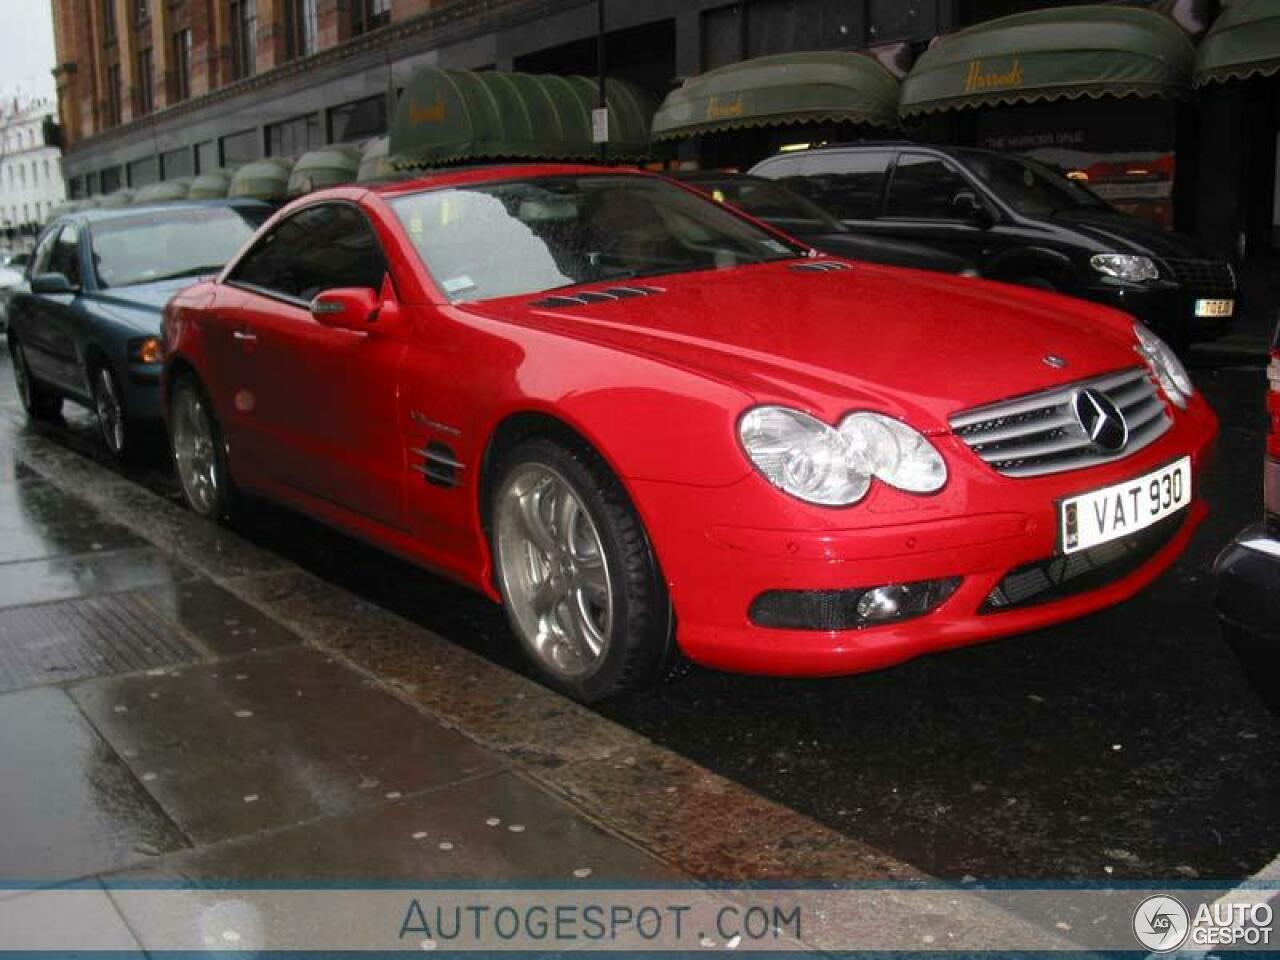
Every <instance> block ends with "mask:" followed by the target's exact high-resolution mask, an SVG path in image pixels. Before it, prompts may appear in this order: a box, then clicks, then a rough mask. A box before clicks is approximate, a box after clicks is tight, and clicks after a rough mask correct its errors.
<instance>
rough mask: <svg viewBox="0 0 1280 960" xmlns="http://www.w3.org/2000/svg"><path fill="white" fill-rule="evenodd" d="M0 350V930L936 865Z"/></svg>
mask: <svg viewBox="0 0 1280 960" xmlns="http://www.w3.org/2000/svg"><path fill="white" fill-rule="evenodd" d="M7 366H8V365H7V363H0V771H3V772H4V773H3V785H2V787H0V824H2V825H3V827H0V930H3V929H4V927H5V916H6V914H7V915H8V916H9V917H10V918H11V919H12V918H14V917H21V916H23V915H24V911H25V910H26V909H27V906H26V905H24V901H25V900H27V898H31V897H39V896H40V894H38V893H21V892H19V891H18V890H17V889H16V888H18V887H56V886H58V885H64V884H67V883H69V882H72V881H78V882H80V883H82V884H84V883H87V889H86V890H85V891H84V893H85V897H86V898H87V902H86V904H85V906H84V911H88V913H86V914H85V915H86V916H89V915H94V916H99V917H100V920H101V924H102V929H103V930H104V931H107V930H115V931H116V932H117V933H119V935H120V937H123V938H125V939H124V940H123V941H120V940H115V941H113V942H126V943H129V942H136V941H129V940H128V938H129V937H132V936H133V934H132V932H131V931H133V930H136V929H137V925H136V924H131V923H130V916H129V911H130V909H131V906H130V904H131V903H132V902H134V901H131V900H130V898H129V897H127V896H122V895H121V894H120V890H119V889H118V888H119V886H120V885H122V884H123V885H124V886H126V887H127V886H129V885H135V886H136V885H138V884H142V885H149V884H162V885H164V884H173V883H175V882H176V883H178V884H182V885H189V884H199V885H202V886H216V885H218V884H235V883H250V884H264V883H266V884H284V885H291V884H311V885H314V884H317V883H319V884H325V883H330V884H344V885H357V886H358V885H361V884H403V885H422V884H433V883H434V884H446V885H447V884H451V883H467V884H473V885H474V884H476V883H481V884H496V885H511V884H515V885H521V884H532V885H542V886H547V885H551V886H555V887H561V888H569V889H572V888H574V887H576V886H582V887H584V888H586V887H590V886H592V885H596V886H598V885H601V884H606V885H607V884H610V883H614V884H621V885H624V886H627V887H635V886H637V885H641V886H644V885H648V886H655V887H659V886H664V885H668V884H688V883H691V882H692V883H700V882H703V881H729V882H734V883H747V882H757V881H761V880H780V881H785V882H789V883H794V882H809V883H826V884H830V883H859V882H868V881H870V882H885V881H897V880H921V879H927V878H925V877H924V875H923V874H921V873H920V872H919V871H917V870H915V869H914V868H912V867H911V866H909V865H907V864H904V863H902V862H900V861H897V860H894V859H893V858H891V857H888V856H885V855H884V854H882V853H880V852H879V851H877V850H874V849H872V848H870V847H867V846H865V845H863V844H861V843H859V842H857V841H856V840H855V839H853V838H850V837H848V836H845V835H842V834H840V833H838V832H836V831H833V830H830V829H828V828H826V827H823V826H821V825H819V824H817V823H815V822H814V821H812V820H810V819H808V818H807V817H804V816H801V815H800V814H798V813H796V812H795V811H793V810H790V809H788V808H786V807H782V806H780V805H778V804H776V803H773V802H770V801H768V800H765V799H764V798H762V797H760V796H758V795H757V794H754V793H752V792H751V791H749V790H746V789H745V788H743V787H741V786H739V785H738V784H736V783H733V782H731V781H728V780H725V779H724V778H722V777H719V776H716V775H714V774H712V773H710V772H708V771H707V770H705V769H704V768H702V767H699V766H698V765H696V764H694V763H692V762H691V761H689V760H687V759H685V758H684V757H681V756H679V755H676V754H673V753H671V752H670V751H667V750H665V749H662V748H660V747H658V746H656V745H654V744H653V743H651V742H649V741H648V740H646V739H644V738H643V737H641V736H639V735H637V734H635V733H633V732H631V731H629V730H626V729H624V728H622V727H619V726H617V725H616V724H614V723H612V722H610V721H608V720H606V719H604V718H602V717H600V716H599V715H598V714H595V713H593V712H591V711H589V710H587V709H585V708H582V707H580V706H578V705H576V704H574V703H572V702H569V701H567V700H565V699H564V698H562V697H560V696H558V695H557V694H555V693H552V692H551V691H549V690H547V689H545V688H543V687H541V686H539V685H537V684H535V683H533V682H531V681H530V680H528V679H525V678H523V677H521V676H518V675H516V674H514V673H511V672H510V671H508V670H506V669H504V668H502V667H500V666H497V665H495V664H493V663H490V662H488V661H486V660H484V659H482V658H480V657H478V656H476V655H475V654H472V653H469V652H467V651H465V650H463V649H461V648H459V647H457V646H455V645H453V644H450V643H448V642H446V641H444V640H441V639H440V638H438V637H436V636H435V635H433V634H432V633H430V632H429V631H427V630H425V629H423V628H422V627H420V626H418V625H416V624H414V623H411V622H409V621H406V620H404V619H402V618H400V617H398V616H395V615H394V614H391V613H389V612H387V611H385V610H382V609H380V608H378V607H376V606H373V605H372V604H369V603H367V602H364V601H362V600H359V599H358V598H356V597H354V596H352V595H351V594H349V593H347V592H346V591H345V590H343V589H342V588H341V587H340V586H337V585H335V584H332V583H328V582H326V581H323V580H320V579H319V578H317V577H315V576H313V575H311V574H309V573H306V572H305V571H303V570H300V569H298V568H297V567H295V566H293V565H292V564H290V563H289V562H287V561H285V560H283V559H282V558H280V557H278V556H276V555H274V554H271V553H268V552H266V551H263V550H261V549H259V548H256V547H254V546H252V545H251V544H249V543H247V542H246V541H244V540H242V539H241V538H240V537H238V536H237V535H236V534H234V533H232V532H229V531H227V530H224V529H222V528H219V527H216V526H214V525H211V524H208V523H205V522H204V521H201V520H199V519H198V518H196V517H195V516H194V515H192V514H190V513H189V512H187V511H186V510H184V509H182V508H181V507H179V506H177V505H175V504H173V503H171V502H169V501H167V500H165V499H164V498H162V497H158V496H156V495H154V494H152V493H150V492H148V491H147V490H145V489H143V488H141V487H139V486H137V485H136V484H134V483H133V482H131V481H130V480H128V479H126V478H125V477H123V476H120V475H118V474H116V473H114V472H112V471H110V470H107V469H104V468H103V467H102V466H100V465H99V464H97V463H94V462H93V461H91V460H89V459H86V458H85V457H83V456H80V455H79V454H77V453H74V452H72V451H70V450H68V449H66V448H65V447H64V446H63V445H61V444H60V443H58V442H57V440H56V439H55V438H54V437H55V436H56V432H55V433H53V434H50V435H47V436H46V435H42V430H41V429H40V428H38V427H33V426H31V425H29V424H27V423H26V422H25V419H24V418H22V417H21V416H20V415H19V414H18V413H17V412H16V411H15V410H14V408H13V405H12V403H11V402H10V401H11V400H12V397H11V396H7V395H8V394H11V383H10V380H9V377H10V374H9V371H8V370H7ZM113 885H114V886H115V887H116V889H112V887H113ZM887 896H888V897H889V898H892V897H893V894H892V893H891V892H890V893H889V894H887ZM95 911H96V913H94V912H95ZM134 919H135V920H136V919H137V918H134ZM930 923H931V924H933V925H934V926H935V927H939V928H940V929H947V930H949V931H950V932H949V933H948V934H947V935H948V936H953V935H964V936H968V937H982V936H983V935H984V933H983V932H984V931H1010V930H1014V931H1019V930H1021V931H1031V932H1030V934H1029V935H1030V936H1032V937H1034V938H1039V937H1041V936H1043V937H1044V940H1043V943H1045V944H1046V945H1048V944H1052V943H1055V942H1057V941H1056V940H1055V934H1054V933H1053V932H1052V931H1043V932H1041V931H1037V930H1036V928H1035V927H1034V926H1031V925H1028V924H1027V923H1026V921H1024V920H1020V919H1018V918H1014V917H1011V916H1010V915H1009V914H1007V913H1004V912H1003V911H1001V910H999V909H995V908H991V907H988V906H985V905H983V904H981V903H977V904H975V903H973V902H967V903H965V904H963V905H961V904H959V903H958V902H956V901H948V902H947V904H945V905H944V906H943V907H941V908H940V910H939V911H938V912H935V913H934V914H933V915H932V916H931V919H930ZM104 935H105V934H104ZM1035 942H1037V943H1039V942H1042V941H1040V940H1039V939H1036V941H1035ZM192 945H193V946H196V947H199V946H201V945H202V944H200V943H193V944H192ZM144 946H146V944H144Z"/></svg>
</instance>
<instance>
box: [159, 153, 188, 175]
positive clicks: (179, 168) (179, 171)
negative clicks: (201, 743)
mask: <svg viewBox="0 0 1280 960" xmlns="http://www.w3.org/2000/svg"><path fill="white" fill-rule="evenodd" d="M193 173H195V164H194V163H193V161H192V157H191V151H190V150H189V149H188V148H187V147H179V148H178V149H177V150H170V151H169V152H167V153H162V154H161V155H160V176H162V177H164V179H166V180H173V179H174V178H175V177H189V176H191V175H192V174H193Z"/></svg>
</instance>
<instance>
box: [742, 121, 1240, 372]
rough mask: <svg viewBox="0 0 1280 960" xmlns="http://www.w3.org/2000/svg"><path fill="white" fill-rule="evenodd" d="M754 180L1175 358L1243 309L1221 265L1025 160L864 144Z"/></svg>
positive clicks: (804, 154) (808, 154)
mask: <svg viewBox="0 0 1280 960" xmlns="http://www.w3.org/2000/svg"><path fill="white" fill-rule="evenodd" d="M751 173H753V174H755V175H758V176H762V177H768V178H769V179H771V180H781V181H783V182H784V183H785V184H786V185H787V186H790V187H792V188H793V189H795V190H797V191H799V192H802V193H804V194H805V196H807V197H808V198H809V199H811V200H813V201H814V202H815V203H817V204H818V205H819V206H820V207H822V208H824V209H825V210H827V211H829V212H830V213H832V214H834V215H835V216H837V217H839V218H840V219H841V220H842V221H844V222H845V223H846V224H848V225H850V226H852V227H854V228H855V229H856V230H858V232H860V233H864V234H867V235H870V236H884V237H892V238H894V239H902V240H912V241H917V242H921V243H927V244H930V245H931V246H935V247H940V248H942V249H944V250H947V251H949V252H951V253H953V254H956V255H957V256H961V257H965V258H967V259H969V260H972V261H973V262H974V263H975V264H976V265H977V267H978V269H979V270H980V271H981V272H982V275H983V276H985V277H989V278H991V279H995V280H1005V281H1008V282H1010V283H1019V284H1023V285H1025V286H1031V287H1040V288H1043V289H1046V290H1056V291H1058V292H1060V293H1066V294H1070V295H1072V296H1077V297H1082V298H1084V299H1086V300H1095V301H1098V302H1099V303H1104V304H1107V305H1108V306H1113V307H1118V308H1119V309H1121V310H1124V311H1126V312H1128V313H1131V314H1133V315H1134V316H1136V317H1138V318H1139V319H1140V320H1142V321H1143V322H1144V323H1146V324H1147V325H1148V326H1150V327H1151V328H1152V329H1154V330H1155V331H1156V332H1157V333H1159V334H1160V335H1161V336H1163V337H1164V338H1165V339H1166V340H1168V341H1169V342H1171V343H1173V344H1174V345H1175V346H1186V345H1188V344H1190V343H1191V342H1193V341H1196V340H1205V339H1211V338H1213V337H1216V336H1218V335H1220V334H1221V333H1223V332H1224V331H1225V329H1226V328H1227V327H1228V326H1229V325H1230V322H1231V319H1232V318H1233V317H1234V316H1235V314H1236V311H1237V309H1238V307H1239V303H1238V300H1239V294H1238V290H1237V285H1236V276H1235V272H1234V271H1233V270H1232V268H1231V265H1230V264H1229V263H1228V262H1227V261H1226V260H1225V259H1223V258H1221V257H1214V256H1211V255H1210V254H1208V253H1207V252H1205V251H1204V250H1203V249H1201V248H1200V247H1199V246H1198V245H1197V244H1196V243H1195V242H1194V241H1192V240H1191V239H1189V238H1187V237H1184V236H1181V235H1179V234H1176V233H1170V232H1168V231H1166V230H1161V229H1159V228H1158V227H1154V226H1152V225H1150V224H1147V223H1144V222H1143V221H1141V220H1138V219H1136V218H1134V217H1130V216H1127V215H1125V214H1123V213H1120V212H1119V211H1117V210H1115V209H1113V208H1112V207H1110V206H1108V205H1107V204H1106V203H1105V202H1104V201H1103V200H1101V199H1100V198H1099V197H1098V196H1097V195H1096V194H1094V193H1093V192H1092V191H1090V190H1089V189H1087V188H1086V187H1084V186H1081V185H1080V184H1079V183H1077V182H1075V181H1072V180H1069V179H1067V178H1066V177H1063V176H1061V175H1059V174H1058V173H1056V172H1055V171H1053V170H1051V169H1050V168H1049V167H1046V166H1044V165H1043V164H1040V163H1037V162H1036V161H1034V160H1029V159H1027V158H1025V157H1019V156H1014V155H1010V154H1004V153H997V152H995V151H992V150H978V149H971V148H967V147H936V146H923V145H919V144H912V143H860V144H856V145H836V146H824V147H817V148H814V149H810V150H804V151H797V152H792V153H781V154H778V155H777V156H773V157H770V158H769V159H767V160H764V161H762V162H761V163H759V164H757V165H756V166H755V167H754V168H753V169H752V170H751Z"/></svg>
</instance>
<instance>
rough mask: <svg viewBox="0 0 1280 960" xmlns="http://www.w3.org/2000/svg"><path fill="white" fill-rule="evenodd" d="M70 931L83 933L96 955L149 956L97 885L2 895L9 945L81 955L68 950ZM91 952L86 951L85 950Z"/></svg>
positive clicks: (0, 916)
mask: <svg viewBox="0 0 1280 960" xmlns="http://www.w3.org/2000/svg"><path fill="white" fill-rule="evenodd" d="M69 929H70V930H71V931H72V934H71V935H72V936H75V931H80V932H81V933H80V934H79V935H80V936H81V937H82V938H83V940H84V942H86V943H91V944H92V945H93V947H94V950H93V952H94V953H96V952H98V951H100V950H101V951H106V950H110V951H113V958H115V960H124V958H125V957H130V956H135V955H136V956H137V957H140V958H141V957H143V956H145V954H144V953H143V952H142V949H141V947H140V945H139V944H138V941H137V939H136V938H135V937H134V935H133V932H132V931H131V930H130V929H129V927H128V925H127V924H126V923H125V919H124V917H123V916H122V915H121V914H120V911H119V910H117V909H116V905H115V904H114V903H113V902H112V900H111V897H110V896H109V895H108V894H107V892H106V891H105V890H102V889H101V888H99V887H95V886H89V887H84V888H77V889H75V890H70V891H68V890H58V891H39V890H37V891H31V892H24V893H21V894H18V895H15V896H11V897H8V898H4V899H0V930H3V931H4V942H5V943H6V944H14V943H21V944H22V945H23V946H24V947H25V948H26V949H28V950H50V951H56V956H58V957H63V958H65V957H73V956H77V955H79V954H76V953H68V952H67V951H66V950H65V949H64V945H65V943H66V938H67V936H68V931H69ZM89 955H90V953H89V952H88V951H86V952H85V953H84V954H83V956H86V957H87V956H89Z"/></svg>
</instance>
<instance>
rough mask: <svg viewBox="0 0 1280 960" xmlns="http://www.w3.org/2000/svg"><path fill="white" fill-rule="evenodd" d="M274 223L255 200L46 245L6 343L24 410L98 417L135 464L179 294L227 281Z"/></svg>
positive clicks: (110, 220)
mask: <svg viewBox="0 0 1280 960" xmlns="http://www.w3.org/2000/svg"><path fill="white" fill-rule="evenodd" d="M270 214H271V208H270V207H269V206H268V205H266V204H264V203H258V202H257V201H255V200H209V201H190V202H184V203H169V204H157V205H154V206H145V207H130V208H126V209H118V210H85V211H81V212H78V213H70V214H67V215H66V216H63V217H60V218H58V219H57V220H55V221H53V222H52V223H51V224H49V225H48V226H47V227H45V229H44V232H43V233H42V234H41V235H40V239H39V240H38V241H37V243H36V249H35V254H34V255H33V257H32V260H31V262H30V263H29V264H28V266H27V272H26V275H25V277H24V280H23V282H22V283H20V284H18V285H17V286H16V287H15V288H14V291H13V294H12V298H11V300H10V306H9V331H8V336H7V340H8V343H9V352H10V354H11V355H12V357H13V374H14V378H15V380H16V381H17V386H18V393H19V396H20V397H21V398H22V404H23V407H24V408H25V409H26V411H27V414H28V415H29V416H31V417H34V418H37V419H40V418H51V417H56V416H57V415H58V413H59V412H60V411H61V409H62V403H63V400H64V399H69V400H72V401H73V402H75V403H80V404H83V405H84V406H86V407H89V408H90V409H91V410H93V411H94V412H95V413H96V414H97V417H98V425H99V427H100V429H101V431H102V438H103V440H104V441H105V443H106V444H107V448H108V449H109V450H110V451H111V452H112V453H113V454H115V455H116V456H124V455H125V454H126V453H127V452H128V451H129V450H130V448H131V447H132V446H133V435H134V429H133V428H134V427H135V426H137V425H138V424H140V423H142V422H145V421H153V422H159V419H160V317H161V311H162V310H163V309H164V305H165V304H166V303H167V302H168V301H169V298H170V297H171V296H173V294H175V293H177V292H178V291H179V290H181V289H182V288H183V287H186V286H189V285H191V284H192V283H194V282H195V281H196V279H197V278H199V277H200V276H202V275H207V274H211V273H217V272H218V271H219V270H221V269H222V266H223V264H225V263H226V262H227V260H228V259H230V257H231V255H232V254H234V253H235V252H236V251H237V250H239V249H240V247H241V246H243V245H244V244H245V243H246V242H247V241H248V240H249V239H250V238H251V237H252V236H253V234H254V231H255V230H257V228H258V227H259V226H261V224H262V223H263V221H265V220H266V219H267V217H268V216H270Z"/></svg>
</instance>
